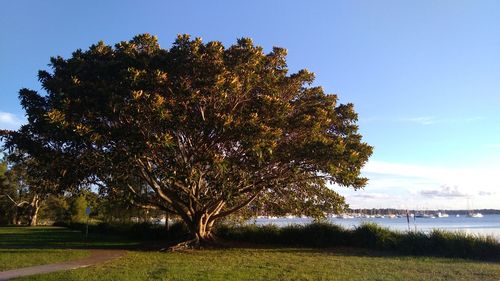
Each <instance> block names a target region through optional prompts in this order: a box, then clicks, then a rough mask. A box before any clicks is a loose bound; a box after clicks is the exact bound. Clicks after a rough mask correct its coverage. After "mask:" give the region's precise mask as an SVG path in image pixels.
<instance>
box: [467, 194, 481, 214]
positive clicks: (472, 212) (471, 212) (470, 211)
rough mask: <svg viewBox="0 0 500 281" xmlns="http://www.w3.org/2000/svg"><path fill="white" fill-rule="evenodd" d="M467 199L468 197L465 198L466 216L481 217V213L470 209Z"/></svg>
mask: <svg viewBox="0 0 500 281" xmlns="http://www.w3.org/2000/svg"><path fill="white" fill-rule="evenodd" d="M469 199H470V198H467V209H468V210H469V212H468V213H467V216H468V217H470V218H482V217H483V214H481V213H480V212H474V211H473V210H471V209H470V206H469Z"/></svg>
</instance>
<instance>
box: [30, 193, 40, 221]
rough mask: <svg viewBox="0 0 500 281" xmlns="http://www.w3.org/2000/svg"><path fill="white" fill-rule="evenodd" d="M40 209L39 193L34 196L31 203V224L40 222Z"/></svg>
mask: <svg viewBox="0 0 500 281" xmlns="http://www.w3.org/2000/svg"><path fill="white" fill-rule="evenodd" d="M39 210H40V199H39V197H38V195H35V196H33V199H32V200H31V204H30V218H29V219H30V221H29V225H30V226H36V225H37V223H38V211H39Z"/></svg>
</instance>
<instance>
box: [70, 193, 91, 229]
mask: <svg viewBox="0 0 500 281" xmlns="http://www.w3.org/2000/svg"><path fill="white" fill-rule="evenodd" d="M86 208H87V200H85V197H83V196H76V197H74V198H72V200H71V203H70V207H69V212H70V220H71V222H75V223H79V222H81V223H83V222H86V221H87V219H88V216H87V214H86V213H85V209H86Z"/></svg>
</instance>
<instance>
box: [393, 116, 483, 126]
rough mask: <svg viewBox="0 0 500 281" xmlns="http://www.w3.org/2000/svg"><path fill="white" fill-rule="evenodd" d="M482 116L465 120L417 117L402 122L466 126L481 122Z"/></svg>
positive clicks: (403, 119)
mask: <svg viewBox="0 0 500 281" xmlns="http://www.w3.org/2000/svg"><path fill="white" fill-rule="evenodd" d="M483 119H484V117H482V116H473V117H466V118H440V117H436V116H418V117H411V118H402V119H401V120H400V121H402V122H412V123H417V124H420V125H433V124H463V123H465V124H468V123H472V122H475V121H479V120H483Z"/></svg>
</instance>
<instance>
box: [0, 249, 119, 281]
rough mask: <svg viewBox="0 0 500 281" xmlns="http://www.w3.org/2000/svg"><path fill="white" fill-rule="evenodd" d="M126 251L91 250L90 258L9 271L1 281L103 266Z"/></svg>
mask: <svg viewBox="0 0 500 281" xmlns="http://www.w3.org/2000/svg"><path fill="white" fill-rule="evenodd" d="M125 253H126V251H124V250H107V249H102V250H93V249H91V250H90V256H88V257H86V258H84V259H80V260H74V261H66V262H60V263H53V264H45V265H37V266H30V267H25V268H18V269H11V270H7V271H2V272H0V280H8V279H11V278H18V277H23V276H29V275H35V274H42V273H49V272H54V271H61V270H70V269H76V268H82V267H87V266H92V265H96V264H102V263H105V262H107V261H110V260H113V259H117V258H119V257H121V256H123V255H125Z"/></svg>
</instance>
